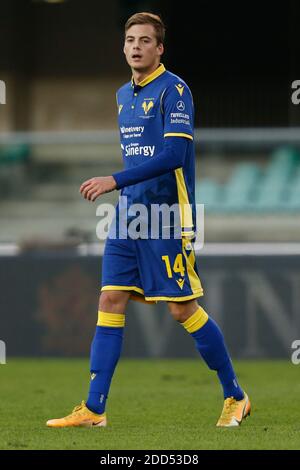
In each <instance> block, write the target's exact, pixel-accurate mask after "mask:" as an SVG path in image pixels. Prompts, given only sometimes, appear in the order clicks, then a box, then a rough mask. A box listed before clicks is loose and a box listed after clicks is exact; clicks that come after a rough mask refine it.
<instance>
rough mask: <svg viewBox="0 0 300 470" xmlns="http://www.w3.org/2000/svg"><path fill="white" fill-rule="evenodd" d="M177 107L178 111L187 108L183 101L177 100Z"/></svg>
mask: <svg viewBox="0 0 300 470" xmlns="http://www.w3.org/2000/svg"><path fill="white" fill-rule="evenodd" d="M176 108H177V109H178V111H184V110H185V104H184V102H183V101H181V100H180V101H177V104H176Z"/></svg>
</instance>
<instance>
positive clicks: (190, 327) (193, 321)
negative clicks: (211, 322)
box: [182, 306, 208, 333]
mask: <svg viewBox="0 0 300 470" xmlns="http://www.w3.org/2000/svg"><path fill="white" fill-rule="evenodd" d="M207 320H208V315H207V313H206V312H205V310H203V308H202V307H200V306H199V308H198V309H197V310H196V312H195V313H193V315H192V316H191V317H190V318H188V319H187V320H186V321H185V322H183V323H182V326H184V328H185V329H186V330H187V331H188V332H189V333H194V332H195V331H197V330H199V329H200V328H202V326H204V325H205V323H206V322H207Z"/></svg>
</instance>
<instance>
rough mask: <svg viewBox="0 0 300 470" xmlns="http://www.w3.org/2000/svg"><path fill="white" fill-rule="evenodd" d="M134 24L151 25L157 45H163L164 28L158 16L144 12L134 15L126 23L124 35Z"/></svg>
mask: <svg viewBox="0 0 300 470" xmlns="http://www.w3.org/2000/svg"><path fill="white" fill-rule="evenodd" d="M135 24H151V25H152V26H153V27H154V29H155V33H156V39H157V44H163V43H164V40H165V31H166V27H165V25H164V23H163V21H162V19H161V18H160V16H158V15H154V14H153V13H146V12H143V13H135V14H134V15H132V16H131V17H130V18H128V20H127V21H126V24H125V35H126V33H127V30H128V29H129V28H131V26H133V25H135Z"/></svg>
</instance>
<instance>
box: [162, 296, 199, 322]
mask: <svg viewBox="0 0 300 470" xmlns="http://www.w3.org/2000/svg"><path fill="white" fill-rule="evenodd" d="M168 307H169V311H170V313H171V315H172V317H173V318H174V320H176V321H178V322H180V323H183V322H185V321H186V320H187V319H188V318H189V317H190V316H191V315H193V313H195V311H196V310H197V308H198V304H197V301H195V300H192V301H187V302H168Z"/></svg>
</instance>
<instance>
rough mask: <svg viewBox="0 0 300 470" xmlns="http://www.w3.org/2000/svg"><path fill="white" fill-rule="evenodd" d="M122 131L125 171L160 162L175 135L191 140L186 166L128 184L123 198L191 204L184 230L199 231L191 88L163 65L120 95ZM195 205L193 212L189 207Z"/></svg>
mask: <svg viewBox="0 0 300 470" xmlns="http://www.w3.org/2000/svg"><path fill="white" fill-rule="evenodd" d="M117 105H118V113H119V128H120V141H121V149H122V156H123V161H124V167H125V169H129V168H132V167H136V166H138V165H141V164H142V163H144V162H146V161H148V159H150V158H155V157H156V155H158V154H159V153H160V152H161V151H162V150H163V146H164V139H167V138H168V137H172V136H175V137H176V136H178V137H181V138H186V139H187V140H188V151H187V154H186V158H185V162H184V166H183V167H182V168H177V169H175V170H172V171H170V172H169V173H166V174H163V175H161V176H158V177H155V178H152V179H149V180H146V181H143V182H141V183H137V184H134V185H131V186H127V187H125V188H123V189H122V191H121V195H122V196H127V204H128V206H129V207H130V206H131V205H132V204H136V203H139V204H144V205H146V206H147V207H148V208H149V209H150V207H151V205H152V204H159V205H161V204H168V205H170V206H171V205H173V204H179V205H181V206H183V205H185V211H183V213H184V217H183V216H181V226H182V231H183V232H184V233H186V234H189V235H191V234H192V232H193V231H194V230H195V222H196V221H195V218H196V212H195V194H194V192H195V150H194V142H193V132H194V105H193V98H192V94H191V91H190V89H189V88H188V86H187V84H186V83H185V82H184V81H183V80H182V79H181V78H179V77H178V76H176V75H174V74H173V73H171V72H169V71H167V70H166V69H165V67H164V65H163V64H161V65H160V66H159V67H158V68H157V69H156V70H155V71H154V72H153V73H152V74H151V75H149V76H148V77H146V78H145V79H144V80H143V81H142V82H140V83H139V84H138V85H136V84H135V83H134V81H133V80H131V81H130V82H128V83H126V84H125V85H124V86H122V87H121V88H120V89H119V90H118V92H117ZM187 207H189V210H188V211H187V210H186V208H187Z"/></svg>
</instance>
